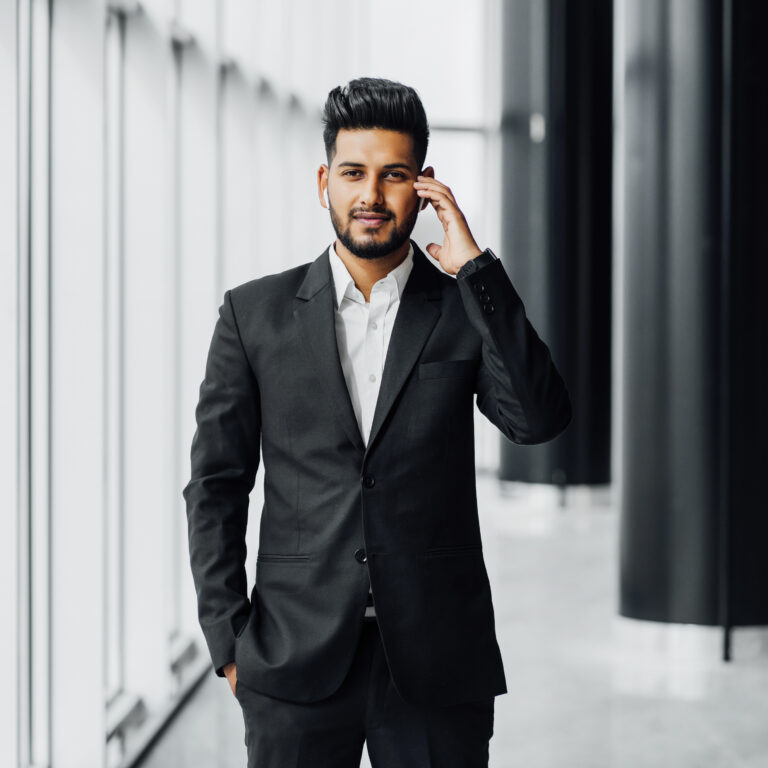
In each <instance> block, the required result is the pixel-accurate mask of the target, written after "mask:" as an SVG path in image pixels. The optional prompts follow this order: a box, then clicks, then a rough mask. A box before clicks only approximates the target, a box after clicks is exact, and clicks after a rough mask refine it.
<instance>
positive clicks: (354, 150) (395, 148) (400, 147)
mask: <svg viewBox="0 0 768 768" xmlns="http://www.w3.org/2000/svg"><path fill="white" fill-rule="evenodd" d="M344 162H352V163H364V164H365V165H372V166H375V165H386V164H387V163H407V164H408V165H413V166H414V167H415V166H416V160H415V158H414V156H413V139H412V137H411V136H410V135H409V134H407V133H401V132H400V131H391V130H388V129H385V128H355V129H349V128H341V129H339V132H338V134H336V154H335V155H334V157H333V161H332V164H333V165H338V164H339V163H344Z"/></svg>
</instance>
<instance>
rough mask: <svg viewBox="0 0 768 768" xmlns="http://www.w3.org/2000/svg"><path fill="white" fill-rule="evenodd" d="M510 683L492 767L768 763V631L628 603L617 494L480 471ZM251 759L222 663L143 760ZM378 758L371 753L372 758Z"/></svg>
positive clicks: (207, 765)
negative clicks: (685, 621) (504, 482)
mask: <svg viewBox="0 0 768 768" xmlns="http://www.w3.org/2000/svg"><path fill="white" fill-rule="evenodd" d="M478 496H479V502H480V508H481V517H482V528H483V542H484V549H485V560H486V565H487V567H488V571H489V575H490V577H491V582H492V587H493V595H494V604H495V606H496V621H497V632H498V637H499V644H500V646H501V649H502V654H503V656H504V666H505V671H506V675H507V685H508V688H509V692H508V693H507V694H505V695H504V696H500V697H498V698H497V699H496V720H495V734H494V737H493V739H492V741H491V766H493V768H518V766H519V767H520V768H609V767H610V768H667V767H669V768H726V767H727V768H768V640H766V633H765V632H762V631H757V630H740V631H737V632H736V633H735V637H734V657H735V658H734V661H733V662H731V663H730V664H723V663H721V662H720V661H719V656H720V642H721V640H720V633H719V632H718V630H716V629H712V628H702V627H686V626H682V627H681V626H677V627H668V626H664V625H655V624H647V623H644V622H634V621H631V620H628V619H622V618H619V617H618V616H617V614H616V569H617V556H616V552H617V516H616V510H615V509H614V508H613V507H612V505H611V504H610V501H609V500H608V499H607V497H606V496H605V495H599V494H591V493H590V492H589V491H588V490H587V489H569V492H568V495H567V498H566V505H565V506H563V507H561V506H559V505H558V500H557V498H556V496H554V495H553V494H552V493H551V489H548V488H544V489H533V490H532V489H530V488H525V487H521V486H506V487H505V488H503V489H502V488H501V487H500V486H499V484H498V483H497V482H496V481H495V480H493V479H490V478H478ZM144 765H145V766H147V767H148V768H177V767H178V768H197V767H198V766H199V768H243V766H245V746H244V744H243V722H242V715H241V711H240V708H239V705H238V704H237V701H236V700H235V699H234V698H233V697H232V695H231V693H230V691H229V687H228V686H227V684H226V682H225V681H224V680H221V679H219V678H217V677H215V675H213V673H211V675H210V677H209V678H208V679H207V680H206V681H205V682H204V683H203V685H201V687H200V688H199V689H198V691H197V692H196V693H195V695H194V697H193V698H192V699H191V700H190V701H189V703H188V705H187V706H186V708H185V709H184V711H183V712H181V713H180V714H179V716H178V717H177V718H176V720H175V721H174V723H173V724H172V725H171V726H170V728H169V729H168V730H167V732H166V734H165V735H164V737H163V738H162V739H161V741H160V742H159V743H158V744H157V745H156V747H155V748H154V750H153V751H152V753H151V754H150V755H149V757H148V758H147V760H146V761H145V763H144ZM369 765H370V763H369V762H368V759H367V754H366V753H365V752H364V754H363V763H362V766H363V768H368V766H369Z"/></svg>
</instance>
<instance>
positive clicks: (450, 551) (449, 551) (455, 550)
mask: <svg viewBox="0 0 768 768" xmlns="http://www.w3.org/2000/svg"><path fill="white" fill-rule="evenodd" d="M482 551H483V546H482V544H457V545H455V546H450V547H433V548H432V549H427V550H425V551H424V552H423V556H424V557H445V556H448V555H471V554H473V553H476V552H482Z"/></svg>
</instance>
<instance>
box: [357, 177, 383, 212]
mask: <svg viewBox="0 0 768 768" xmlns="http://www.w3.org/2000/svg"><path fill="white" fill-rule="evenodd" d="M383 204H384V195H383V193H382V186H381V180H380V179H379V177H378V176H377V175H376V174H371V175H370V176H369V177H368V180H367V181H366V182H365V185H364V186H363V188H362V189H361V190H360V206H361V207H362V208H372V207H374V206H382V205H383Z"/></svg>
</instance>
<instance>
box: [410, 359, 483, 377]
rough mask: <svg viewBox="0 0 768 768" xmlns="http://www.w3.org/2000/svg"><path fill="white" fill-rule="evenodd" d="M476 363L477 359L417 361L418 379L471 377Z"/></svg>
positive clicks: (475, 369)
mask: <svg viewBox="0 0 768 768" xmlns="http://www.w3.org/2000/svg"><path fill="white" fill-rule="evenodd" d="M478 363H479V361H478V360H434V361H432V362H430V363H419V379H448V378H456V377H466V378H472V377H474V375H475V372H476V371H477V366H478Z"/></svg>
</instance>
